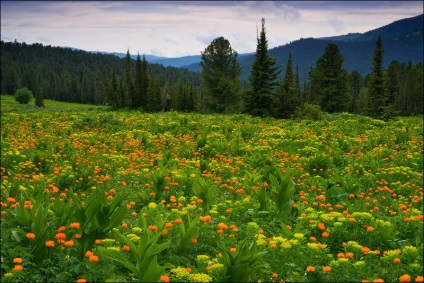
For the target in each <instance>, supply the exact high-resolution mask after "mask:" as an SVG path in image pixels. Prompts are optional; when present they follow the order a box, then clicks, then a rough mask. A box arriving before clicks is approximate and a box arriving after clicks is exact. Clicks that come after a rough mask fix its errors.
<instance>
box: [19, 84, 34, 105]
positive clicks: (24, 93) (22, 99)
mask: <svg viewBox="0 0 424 283" xmlns="http://www.w3.org/2000/svg"><path fill="white" fill-rule="evenodd" d="M32 97H33V96H32V91H30V90H29V89H27V88H26V87H24V88H20V89H18V90H16V93H15V100H16V101H17V102H19V104H28V103H29V102H30V101H31V99H32Z"/></svg>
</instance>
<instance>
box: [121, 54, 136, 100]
mask: <svg viewBox="0 0 424 283" xmlns="http://www.w3.org/2000/svg"><path fill="white" fill-rule="evenodd" d="M134 99H135V92H134V85H133V81H132V75H131V56H130V51H129V50H127V56H126V57H125V89H124V99H123V101H122V104H123V106H124V107H128V108H134V107H133V106H134V105H133V101H134Z"/></svg>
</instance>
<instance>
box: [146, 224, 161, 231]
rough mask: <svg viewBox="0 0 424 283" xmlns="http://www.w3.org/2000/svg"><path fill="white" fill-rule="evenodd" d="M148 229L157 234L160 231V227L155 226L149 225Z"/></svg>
mask: <svg viewBox="0 0 424 283" xmlns="http://www.w3.org/2000/svg"><path fill="white" fill-rule="evenodd" d="M147 229H149V230H150V231H153V232H156V231H157V230H158V227H156V226H155V225H149V227H148V228H147Z"/></svg>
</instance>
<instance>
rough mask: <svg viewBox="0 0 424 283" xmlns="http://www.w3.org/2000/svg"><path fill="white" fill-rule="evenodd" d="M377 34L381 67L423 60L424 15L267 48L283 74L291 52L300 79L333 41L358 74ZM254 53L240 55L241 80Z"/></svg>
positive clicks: (368, 62) (367, 66)
mask: <svg viewBox="0 0 424 283" xmlns="http://www.w3.org/2000/svg"><path fill="white" fill-rule="evenodd" d="M378 34H381V38H382V43H383V49H384V50H385V51H384V54H383V59H384V62H383V64H384V67H387V66H388V65H389V64H390V62H392V61H394V60H397V61H398V62H399V63H408V62H409V61H410V62H412V63H419V62H423V15H422V14H421V15H419V16H416V17H412V18H406V19H402V20H398V21H395V22H393V23H391V24H389V25H386V26H383V27H380V28H377V29H374V30H371V31H368V32H365V33H350V34H347V35H342V36H333V37H325V38H301V39H299V40H296V41H293V42H291V43H289V44H286V45H283V46H278V47H275V48H271V49H269V51H268V53H269V55H270V56H272V57H274V58H276V59H277V64H278V65H280V66H281V67H282V73H281V74H282V75H281V76H284V73H285V66H286V64H287V60H288V56H289V54H290V53H291V54H292V60H293V66H294V68H295V66H296V65H298V67H299V79H300V80H301V81H303V80H304V79H305V78H306V76H307V74H308V72H309V70H310V68H311V67H315V64H316V61H317V60H318V58H319V57H320V56H322V54H323V53H324V49H325V47H326V46H327V44H328V43H330V42H333V43H336V44H337V46H338V47H339V49H340V52H341V53H342V55H343V56H344V59H345V61H344V65H343V66H344V67H345V68H346V69H347V70H348V71H349V72H351V71H354V70H356V71H358V72H359V73H360V74H361V76H363V77H364V76H366V75H367V74H369V73H370V72H371V66H372V56H373V53H374V49H375V44H376V41H377V37H378ZM253 61H254V54H251V55H247V56H239V63H240V66H241V68H242V75H241V79H247V77H248V75H249V73H250V67H251V65H252V62H253ZM185 68H187V69H188V70H189V71H194V72H198V71H200V70H201V67H200V65H199V63H195V64H191V65H188V66H185Z"/></svg>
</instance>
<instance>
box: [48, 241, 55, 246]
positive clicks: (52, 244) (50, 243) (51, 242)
mask: <svg viewBox="0 0 424 283" xmlns="http://www.w3.org/2000/svg"><path fill="white" fill-rule="evenodd" d="M46 247H54V241H47V242H46Z"/></svg>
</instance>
